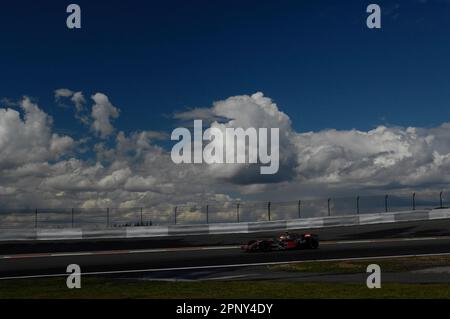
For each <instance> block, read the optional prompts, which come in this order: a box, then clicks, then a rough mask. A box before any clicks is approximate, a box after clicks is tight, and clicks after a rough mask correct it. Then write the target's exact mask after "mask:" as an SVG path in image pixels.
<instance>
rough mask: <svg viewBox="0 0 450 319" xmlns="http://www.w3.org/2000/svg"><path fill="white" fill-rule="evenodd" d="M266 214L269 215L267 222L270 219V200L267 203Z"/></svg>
mask: <svg viewBox="0 0 450 319" xmlns="http://www.w3.org/2000/svg"><path fill="white" fill-rule="evenodd" d="M267 215H268V217H269V222H270V220H271V218H270V202H268V203H267Z"/></svg>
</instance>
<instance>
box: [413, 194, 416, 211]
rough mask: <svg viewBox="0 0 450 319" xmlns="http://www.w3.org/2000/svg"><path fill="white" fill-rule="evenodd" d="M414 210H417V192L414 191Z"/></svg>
mask: <svg viewBox="0 0 450 319" xmlns="http://www.w3.org/2000/svg"><path fill="white" fill-rule="evenodd" d="M413 210H416V192H414V193H413Z"/></svg>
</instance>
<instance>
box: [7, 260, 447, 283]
mask: <svg viewBox="0 0 450 319" xmlns="http://www.w3.org/2000/svg"><path fill="white" fill-rule="evenodd" d="M426 256H450V253H440V254H415V255H390V256H377V257H352V258H333V259H313V260H292V261H277V262H266V263H247V264H231V265H213V266H194V267H174V268H153V269H152V268H150V269H134V270H113V271H96V272H84V273H81V275H83V276H92V275H112V274H131V273H146V272H162V271H181V270H197V269H218V268H238V267H252V266H272V265H288V264H296V263H310V262H326V261H347V260H376V259H390V258H407V257H426ZM68 275H69V274H68V273H61V274H49V275H33V276H14V277H0V280H11V279H32V278H50V277H65V276H68Z"/></svg>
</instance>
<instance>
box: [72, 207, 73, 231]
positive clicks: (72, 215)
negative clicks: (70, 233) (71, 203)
mask: <svg viewBox="0 0 450 319" xmlns="http://www.w3.org/2000/svg"><path fill="white" fill-rule="evenodd" d="M72 228H73V208H72Z"/></svg>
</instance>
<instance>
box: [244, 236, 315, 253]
mask: <svg viewBox="0 0 450 319" xmlns="http://www.w3.org/2000/svg"><path fill="white" fill-rule="evenodd" d="M317 248H319V236H318V235H316V234H309V233H307V234H296V233H292V234H291V233H289V232H286V233H284V234H282V235H280V236H279V237H278V238H277V239H257V240H250V241H249V242H248V243H247V244H245V245H242V246H241V249H242V250H243V251H245V252H256V251H274V250H294V249H317Z"/></svg>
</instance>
